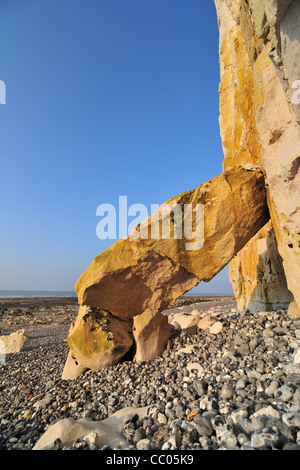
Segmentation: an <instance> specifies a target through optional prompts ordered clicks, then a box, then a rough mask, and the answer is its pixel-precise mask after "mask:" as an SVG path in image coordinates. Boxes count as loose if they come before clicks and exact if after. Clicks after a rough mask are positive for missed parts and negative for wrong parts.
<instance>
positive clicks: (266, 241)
mask: <svg viewBox="0 0 300 470" xmlns="http://www.w3.org/2000/svg"><path fill="white" fill-rule="evenodd" d="M229 278H230V281H231V284H232V286H233V291H234V295H235V297H236V299H237V305H238V308H239V310H244V309H248V310H250V311H251V312H252V313H254V312H260V311H272V310H277V309H287V308H288V307H289V304H290V302H291V301H292V300H293V296H292V294H291V292H290V291H289V290H288V288H287V284H286V277H285V274H284V269H283V265H282V259H281V257H280V255H279V253H278V249H277V242H276V237H275V233H274V230H273V228H272V224H271V222H269V223H268V224H267V225H265V227H263V228H262V229H261V230H260V231H259V232H258V233H257V234H256V235H255V236H254V237H253V238H252V239H251V240H250V241H249V242H248V243H247V245H246V246H245V247H244V248H243V249H242V250H241V251H240V252H239V253H238V254H237V255H236V256H235V258H234V259H233V260H232V261H231V263H230V269H229Z"/></svg>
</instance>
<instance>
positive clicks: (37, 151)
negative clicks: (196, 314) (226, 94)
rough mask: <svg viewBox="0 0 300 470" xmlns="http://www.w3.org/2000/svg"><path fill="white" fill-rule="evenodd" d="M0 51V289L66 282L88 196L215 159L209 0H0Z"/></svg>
mask: <svg viewBox="0 0 300 470" xmlns="http://www.w3.org/2000/svg"><path fill="white" fill-rule="evenodd" d="M0 56H1V66H0V80H3V81H4V82H5V84H6V104H5V105H0V136H1V138H0V198H1V199H0V201H1V203H0V221H1V222H0V223H1V225H0V289H36V290H72V289H73V287H74V284H75V282H76V281H77V279H78V277H79V276H80V274H81V273H82V272H83V271H84V270H85V269H86V268H87V267H88V266H89V264H90V263H91V262H92V260H93V258H94V256H96V255H97V254H98V253H100V252H102V251H103V250H105V249H106V248H108V247H109V246H110V245H111V244H112V243H113V241H112V240H105V241H104V240H99V239H98V238H97V236H96V226H97V222H98V221H99V218H97V217H96V209H97V207H98V206H99V205H100V204H103V203H110V204H113V205H115V206H116V207H118V199H119V196H121V195H126V196H127V198H128V204H129V205H131V204H134V203H141V204H145V205H146V206H147V207H149V210H150V205H151V204H161V203H163V202H164V201H166V200H167V199H169V198H170V197H172V196H174V195H176V194H179V193H182V192H183V191H186V190H190V189H194V188H196V187H197V186H198V185H199V184H200V183H202V182H205V181H207V180H208V179H210V178H212V177H214V176H216V175H217V174H219V173H221V172H222V160H223V152H222V146H221V140H220V132H219V122H218V118H219V96H218V86H219V76H220V74H219V61H218V26H217V17H216V11H215V6H214V2H213V0H201V1H200V0H72V2H71V1H70V0H44V1H40V0H26V2H24V1H23V0H14V1H11V0H1V6H0ZM198 290H199V289H198ZM199 292H202V293H203V292H207V293H209V294H210V293H213V292H216V293H218V292H221V293H223V292H229V293H231V292H232V290H231V286H230V284H229V282H228V274H227V270H226V269H225V270H224V272H223V273H221V274H220V275H219V276H217V277H216V278H215V280H213V281H212V282H211V283H209V284H207V285H204V286H202V283H201V285H200V290H199Z"/></svg>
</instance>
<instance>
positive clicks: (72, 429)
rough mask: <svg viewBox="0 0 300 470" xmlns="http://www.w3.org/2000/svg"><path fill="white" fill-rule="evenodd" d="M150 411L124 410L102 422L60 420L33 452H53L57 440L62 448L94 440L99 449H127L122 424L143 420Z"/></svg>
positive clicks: (41, 439) (40, 440)
mask: <svg viewBox="0 0 300 470" xmlns="http://www.w3.org/2000/svg"><path fill="white" fill-rule="evenodd" d="M148 409H149V407H144V408H131V407H130V408H124V409H122V410H119V411H117V412H116V413H114V414H113V415H112V416H110V417H109V418H106V419H104V420H102V421H90V420H84V419H80V420H75V419H74V418H65V419H62V420H59V421H57V422H56V423H55V424H53V425H52V426H50V427H49V429H48V430H47V431H46V432H45V433H44V434H43V436H42V437H41V438H40V439H39V441H38V442H37V443H36V445H35V446H34V448H33V450H53V449H55V443H56V442H57V440H59V443H60V445H61V446H70V445H72V444H73V443H74V442H75V441H76V440H81V439H82V440H90V439H93V440H94V443H95V445H96V446H97V447H99V448H101V447H103V446H109V447H110V448H117V447H118V446H123V447H127V446H128V444H127V441H126V439H125V438H124V436H123V434H122V432H121V427H122V423H123V422H124V420H126V418H127V419H130V418H132V417H133V415H137V417H138V418H143V417H144V416H146V415H147V411H148Z"/></svg>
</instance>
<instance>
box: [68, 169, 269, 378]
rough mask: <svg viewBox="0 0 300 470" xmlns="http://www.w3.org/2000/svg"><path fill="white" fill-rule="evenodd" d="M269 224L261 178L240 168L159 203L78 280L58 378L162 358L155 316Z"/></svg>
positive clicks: (165, 329) (163, 336)
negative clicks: (72, 321) (125, 361)
mask: <svg viewBox="0 0 300 470" xmlns="http://www.w3.org/2000/svg"><path fill="white" fill-rule="evenodd" d="M185 208H187V210H186V211H185V210H184V209H185ZM199 214H200V216H199ZM160 215H161V217H160ZM179 215H181V217H179ZM203 215H204V217H203ZM268 220H269V212H268V208H267V202H266V192H265V185H264V177H263V174H262V173H260V172H257V171H248V170H245V169H237V168H235V169H234V170H232V171H231V170H230V171H226V172H224V173H223V174H221V175H219V176H217V177H215V178H213V179H212V180H210V181H208V182H207V183H204V184H202V185H200V186H199V187H198V188H197V189H196V190H193V191H188V192H186V193H184V194H181V195H179V196H176V197H174V198H172V199H170V200H169V201H167V202H166V203H165V204H163V205H162V206H161V207H160V208H159V210H158V211H157V212H156V213H155V214H153V216H152V217H149V218H147V219H146V220H145V221H144V222H143V223H141V224H139V225H138V226H137V227H136V229H134V230H133V231H132V233H131V234H130V235H129V236H128V237H126V238H123V239H120V240H118V241H117V242H116V243H114V244H113V245H112V246H111V247H110V248H108V249H107V250H106V251H104V252H103V253H101V254H100V255H98V256H97V257H96V258H95V259H94V261H93V263H92V264H91V265H90V266H89V268H88V269H87V270H86V271H85V272H84V273H83V274H82V276H81V277H80V279H79V280H78V282H77V284H76V286H75V289H76V292H77V294H78V300H79V303H80V305H81V307H80V310H79V315H78V318H77V320H76V322H75V324H74V325H73V326H72V328H71V330H70V333H69V337H68V340H67V341H68V344H69V346H70V353H69V356H68V359H67V362H66V365H65V368H64V372H63V378H65V379H72V378H74V377H76V376H77V375H79V374H80V373H82V372H83V370H85V369H92V370H97V369H99V368H103V367H109V366H110V365H114V364H115V363H116V362H117V361H119V360H120V359H121V357H124V356H125V355H127V357H129V356H130V354H131V355H133V354H135V359H136V360H149V359H153V358H154V357H155V356H156V355H157V354H161V352H162V351H163V349H164V347H165V344H166V341H167V339H168V337H169V334H170V330H169V325H168V321H167V319H164V317H163V315H161V314H160V312H162V311H163V310H164V309H165V308H166V307H167V306H168V305H169V304H170V303H171V302H172V301H173V300H175V299H177V298H178V297H180V296H181V295H183V294H184V293H185V292H187V291H189V290H191V289H192V288H193V287H195V286H196V285H197V284H199V282H200V281H202V280H203V281H209V280H210V279H212V278H213V277H214V276H215V275H216V274H217V273H218V272H220V271H221V270H222V269H223V267H224V266H226V264H228V262H229V261H230V260H231V259H232V258H233V257H234V256H235V255H236V254H237V253H238V251H239V250H241V248H242V247H243V246H244V245H245V244H246V243H247V242H248V240H250V239H251V238H252V237H253V236H254V235H255V234H256V232H257V231H259V230H260V228H261V227H263V226H264V225H265V223H266V222H267V221H268ZM167 222H168V223H167ZM166 227H167V229H168V228H169V229H170V230H169V232H168V230H166ZM187 228H188V229H187ZM87 307H88V310H86V308H87ZM105 312H106V316H107V320H109V321H108V322H106V324H105V329H104V331H103V324H101V322H102V323H103V315H104V313H105ZM132 345H133V347H132ZM128 355H129V356H128Z"/></svg>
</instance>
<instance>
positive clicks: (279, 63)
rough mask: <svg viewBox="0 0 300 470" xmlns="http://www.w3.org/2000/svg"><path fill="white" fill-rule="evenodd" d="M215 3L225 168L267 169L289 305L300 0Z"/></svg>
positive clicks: (297, 250) (298, 175) (297, 236)
mask: <svg viewBox="0 0 300 470" xmlns="http://www.w3.org/2000/svg"><path fill="white" fill-rule="evenodd" d="M215 4H216V7H217V13H218V21H219V29H220V51H219V52H220V68H221V82H220V129H221V136H222V142H223V149H224V157H225V158H224V169H229V168H234V167H236V166H242V167H244V168H249V167H251V166H252V167H253V166H256V167H258V168H260V169H261V170H262V171H263V172H264V174H265V177H266V183H267V186H268V206H269V210H270V214H271V219H272V224H273V228H274V233H275V236H276V240H277V245H278V251H279V254H280V256H281V258H282V260H283V268H284V273H285V276H286V280H287V285H288V289H289V290H290V291H291V292H292V294H293V296H294V299H295V304H296V306H295V304H294V312H295V309H296V310H297V308H298V310H299V306H300V290H299V282H300V269H299V268H300V200H299V193H300V172H299V163H300V126H299V117H300V100H299V99H298V95H297V86H298V91H299V88H300V82H299V80H300V61H299V58H300V3H299V1H298V0H250V1H247V2H246V1H245V0H215ZM257 255H258V253H257ZM245 269H246V268H245ZM261 300H262V302H263V298H262V299H261ZM297 306H298V307H297ZM299 314H300V310H299Z"/></svg>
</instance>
